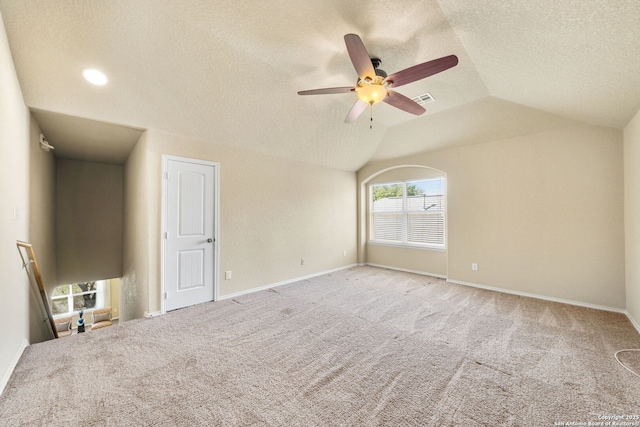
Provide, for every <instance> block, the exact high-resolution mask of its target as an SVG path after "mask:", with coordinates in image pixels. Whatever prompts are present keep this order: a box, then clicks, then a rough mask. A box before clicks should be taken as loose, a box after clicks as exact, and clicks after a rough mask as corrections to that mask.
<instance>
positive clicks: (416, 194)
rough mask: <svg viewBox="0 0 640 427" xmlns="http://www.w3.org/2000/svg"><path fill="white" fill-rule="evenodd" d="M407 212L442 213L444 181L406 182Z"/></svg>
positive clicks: (441, 179)
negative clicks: (427, 211) (437, 211)
mask: <svg viewBox="0 0 640 427" xmlns="http://www.w3.org/2000/svg"><path fill="white" fill-rule="evenodd" d="M407 210H408V211H426V210H430V211H434V210H440V211H444V179H443V178H438V179H428V180H425V181H412V182H407Z"/></svg>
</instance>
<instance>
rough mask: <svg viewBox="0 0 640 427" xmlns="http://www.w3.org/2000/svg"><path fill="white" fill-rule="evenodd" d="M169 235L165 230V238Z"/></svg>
mask: <svg viewBox="0 0 640 427" xmlns="http://www.w3.org/2000/svg"><path fill="white" fill-rule="evenodd" d="M168 237H169V236H168V234H167V232H166V231H165V232H164V238H165V239H167V238H168Z"/></svg>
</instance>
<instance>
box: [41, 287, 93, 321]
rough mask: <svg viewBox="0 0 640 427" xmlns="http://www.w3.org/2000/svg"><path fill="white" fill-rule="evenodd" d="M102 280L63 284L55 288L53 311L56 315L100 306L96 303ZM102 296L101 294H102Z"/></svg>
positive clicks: (52, 300) (52, 299) (52, 298)
mask: <svg viewBox="0 0 640 427" xmlns="http://www.w3.org/2000/svg"><path fill="white" fill-rule="evenodd" d="M102 287H103V284H102V282H86V283H76V284H74V285H62V286H58V287H57V288H55V289H54V291H53V295H52V296H51V312H52V313H53V315H54V316H58V315H63V314H72V313H74V312H76V311H80V310H87V309H92V308H99V305H96V302H97V301H98V299H99V298H98V296H99V293H100V294H101V291H102V289H101V288H102ZM100 296H101V295H100Z"/></svg>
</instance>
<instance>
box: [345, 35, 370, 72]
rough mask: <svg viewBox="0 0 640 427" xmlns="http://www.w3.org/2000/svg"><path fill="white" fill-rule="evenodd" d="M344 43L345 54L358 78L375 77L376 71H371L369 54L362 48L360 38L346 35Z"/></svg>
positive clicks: (362, 44)
mask: <svg viewBox="0 0 640 427" xmlns="http://www.w3.org/2000/svg"><path fill="white" fill-rule="evenodd" d="M344 43H345V44H346V45H347V52H349V57H350V58H351V62H352V63H353V67H354V68H355V69H356V73H358V77H360V78H361V79H364V78H365V77H369V78H372V79H373V78H374V77H375V76H376V70H374V69H373V64H372V63H371V58H369V53H367V49H366V48H365V47H364V43H362V40H360V37H359V36H357V35H356V34H347V35H346V36H344Z"/></svg>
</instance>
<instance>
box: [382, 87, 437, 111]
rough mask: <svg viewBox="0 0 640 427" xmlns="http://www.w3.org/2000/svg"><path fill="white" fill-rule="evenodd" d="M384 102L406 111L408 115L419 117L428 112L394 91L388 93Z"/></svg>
mask: <svg viewBox="0 0 640 427" xmlns="http://www.w3.org/2000/svg"><path fill="white" fill-rule="evenodd" d="M383 101H384V102H386V103H387V104H389V105H393V106H394V107H396V108H399V109H401V110H403V111H406V112H407V113H411V114H415V115H416V116H419V115H420V114H422V113H424V112H425V111H427V110H425V109H424V108H422V106H421V105H419V104H417V103H416V102H415V101H413V100H411V99H409V98H407V97H406V96H404V95H402V94H400V93H398V92H394V91H392V90H389V91H387V96H386V97H385V98H384V99H383Z"/></svg>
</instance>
